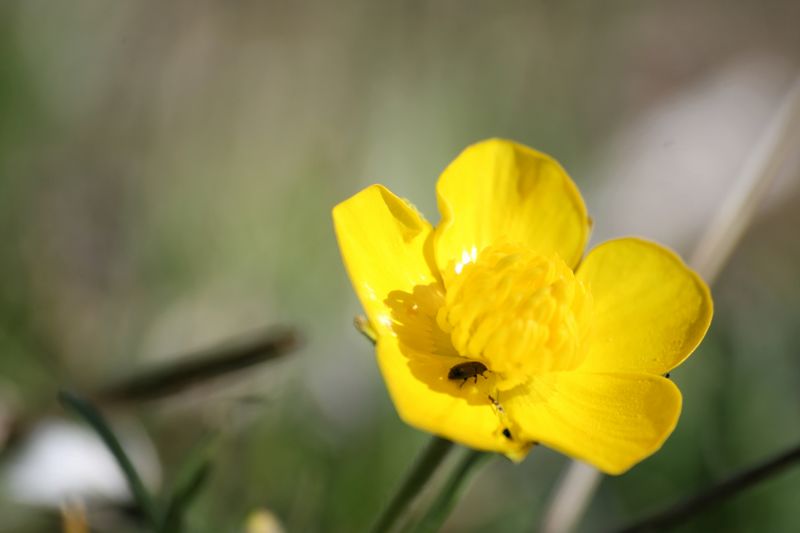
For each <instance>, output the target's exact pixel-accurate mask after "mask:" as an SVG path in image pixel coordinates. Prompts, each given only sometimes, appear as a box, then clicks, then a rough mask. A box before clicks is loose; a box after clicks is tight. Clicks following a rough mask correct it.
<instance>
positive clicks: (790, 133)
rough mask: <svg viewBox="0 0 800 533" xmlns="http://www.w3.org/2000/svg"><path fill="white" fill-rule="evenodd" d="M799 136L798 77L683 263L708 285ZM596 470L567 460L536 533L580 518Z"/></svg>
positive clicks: (555, 530)
mask: <svg viewBox="0 0 800 533" xmlns="http://www.w3.org/2000/svg"><path fill="white" fill-rule="evenodd" d="M799 138H800V77H799V78H797V79H796V80H795V82H794V85H793V86H792V88H791V90H790V91H789V93H788V94H787V96H786V98H785V99H784V101H783V103H782V105H781V106H780V109H779V110H778V112H777V113H776V114H775V117H774V118H773V120H772V122H771V123H770V125H769V127H768V129H767V131H766V132H765V134H764V135H763V137H762V138H761V141H760V142H759V143H758V144H757V145H756V148H755V150H753V152H752V153H751V154H750V156H749V157H748V159H747V161H746V162H745V165H744V166H743V167H742V172H741V174H740V176H739V178H738V179H737V181H736V185H735V186H734V188H733V189H732V190H731V191H730V193H729V194H728V196H727V197H726V198H725V200H724V201H723V203H722V205H721V206H720V208H719V210H718V211H717V215H716V216H715V217H714V220H713V221H712V222H711V225H710V226H709V227H708V230H707V231H706V232H705V233H704V234H703V236H702V237H701V238H700V240H699V242H698V244H697V246H696V247H695V250H694V252H693V253H692V254H691V256H690V258H689V265H690V266H691V267H692V268H693V269H695V270H696V271H697V272H698V273H699V274H700V276H701V277H702V278H703V279H704V280H706V282H707V283H708V284H709V285H713V284H714V281H715V280H716V278H717V276H718V275H719V273H720V271H721V270H722V268H723V267H724V266H725V263H726V262H727V261H728V259H730V256H731V254H732V253H733V251H734V250H735V248H736V245H737V244H738V243H739V240H740V239H741V237H742V235H744V232H745V230H746V229H747V227H748V226H749V225H750V222H751V221H752V219H753V217H754V215H755V213H756V210H757V208H758V206H759V205H760V204H761V202H762V200H763V199H764V196H765V194H766V193H767V191H768V190H769V187H770V185H771V184H772V183H773V182H774V181H775V177H776V176H777V175H778V173H779V172H780V170H781V169H782V167H783V165H784V163H785V161H786V159H787V157H788V156H789V155H790V153H791V150H792V147H795V146H796V143H797V141H798V139H799ZM600 481H601V473H600V472H599V471H598V470H596V469H594V468H592V467H591V466H588V465H586V464H583V463H581V462H578V461H572V462H571V463H570V465H569V467H568V468H567V470H566V472H565V473H564V475H563V476H562V477H561V480H560V481H559V483H558V485H557V486H556V489H555V491H554V496H553V498H552V500H551V502H550V504H549V505H548V507H547V511H546V513H545V515H544V518H543V520H542V522H541V528H537V529H538V530H540V531H542V533H564V532H568V531H572V530H573V529H574V528H575V526H576V525H577V524H578V522H579V521H580V519H581V517H583V515H584V513H585V512H586V509H587V507H588V505H589V503H590V502H591V500H592V496H593V495H594V492H595V490H597V487H598V486H599V485H600Z"/></svg>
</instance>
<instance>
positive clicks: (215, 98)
mask: <svg viewBox="0 0 800 533" xmlns="http://www.w3.org/2000/svg"><path fill="white" fill-rule="evenodd" d="M798 15H799V13H798V10H797V5H796V3H793V2H789V1H786V2H775V3H774V4H771V8H770V9H769V10H767V9H765V8H764V7H763V6H762V5H761V4H760V3H758V2H754V1H753V2H746V1H743V2H737V3H735V4H731V3H722V2H718V1H716V2H715V1H710V0H706V1H702V2H674V3H670V4H669V5H659V4H655V3H635V4H634V3H629V2H611V3H604V4H603V5H602V6H601V5H600V4H597V5H595V4H585V3H578V2H536V3H528V2H511V3H508V4H506V5H504V7H503V9H502V10H501V9H498V8H497V6H496V5H494V4H490V3H488V2H475V3H470V4H469V6H465V5H464V4H463V3H460V2H452V1H447V2H434V3H425V2H411V3H402V4H393V3H369V2H357V1H353V0H349V1H346V2H343V3H338V4H337V5H336V6H335V7H334V6H332V5H330V4H327V3H324V2H311V3H308V4H303V5H302V6H301V5H299V4H293V3H286V2H268V3H257V2H244V3H240V4H237V5H236V6H230V5H223V4H218V3H214V2H205V1H203V2H175V3H169V4H161V3H158V4H157V3H155V2H142V3H138V4H125V5H124V6H122V5H114V6H112V5H109V4H106V3H103V2H98V1H91V0H81V1H78V2H72V3H70V4H69V5H67V4H63V5H62V4H52V3H46V2H39V1H28V2H5V3H3V4H2V5H0V117H2V119H0V238H2V242H3V243H4V245H5V247H6V248H5V252H4V253H3V254H0V277H2V285H3V290H2V291H0V402H2V403H4V404H7V405H8V406H10V409H11V410H12V412H13V413H15V414H16V415H18V416H20V417H26V416H28V415H30V414H31V413H38V412H40V409H43V410H47V409H49V408H50V407H52V402H53V399H54V392H55V390H56V389H57V388H58V387H62V386H68V385H70V386H71V385H74V386H78V387H79V388H94V387H97V386H101V385H103V384H107V383H108V382H110V380H111V378H112V377H115V378H116V377H119V376H125V375H130V374H132V373H134V372H136V371H137V370H139V369H141V368H144V367H146V366H147V365H149V364H151V363H158V362H160V361H159V359H160V357H161V356H160V354H171V353H186V352H187V351H190V350H193V349H196V348H202V347H205V346H208V345H210V344H213V343H215V342H216V341H219V340H220V339H224V338H227V337H230V336H233V335H236V334H238V333H240V332H242V331H248V330H251V329H253V328H256V327H261V326H264V325H269V324H275V323H280V324H294V325H296V326H297V327H298V328H299V329H300V330H301V332H302V333H303V336H304V337H305V338H306V339H308V343H307V345H306V347H305V348H304V349H303V350H302V352H301V353H300V354H299V355H298V356H297V357H295V358H293V359H292V360H289V361H286V362H282V363H280V364H277V365H274V366H269V367H268V368H265V369H263V370H261V371H259V372H257V373H252V374H251V375H248V376H246V377H245V378H244V379H241V380H235V381H229V382H226V384H225V386H214V387H209V388H206V389H201V390H200V391H199V392H194V393H189V394H188V395H187V396H185V397H181V398H177V399H174V400H170V401H165V402H163V403H160V404H157V405H153V406H147V407H146V408H144V409H142V410H141V412H139V413H138V414H139V416H140V417H141V420H142V422H143V423H144V424H145V426H146V427H147V428H148V430H149V431H150V434H151V436H152V438H153V440H154V441H155V444H156V446H157V448H158V449H159V452H160V454H161V460H162V466H163V468H164V470H165V471H166V472H167V473H169V472H170V471H171V469H173V468H174V467H175V465H176V464H177V463H178V459H179V458H180V457H181V455H182V453H184V452H185V450H187V449H188V448H189V447H190V445H191V443H192V441H193V439H194V438H195V437H196V436H198V435H201V434H204V432H205V431H206V430H207V429H208V428H217V429H221V430H222V432H223V438H222V442H221V446H220V449H219V456H218V458H217V463H216V465H215V466H214V470H213V472H212V474H211V478H210V480H209V485H208V487H207V490H206V491H204V492H203V493H202V494H201V495H200V498H199V500H198V502H197V503H196V505H194V506H193V507H192V513H191V515H190V516H189V524H190V526H191V530H192V531H209V532H210V531H220V530H235V529H236V528H237V527H240V525H241V524H243V523H244V520H245V517H246V515H247V514H248V513H249V512H250V511H252V510H253V509H255V508H257V507H266V508H269V509H271V510H273V511H274V512H275V513H276V514H277V516H278V517H280V519H281V520H283V521H284V523H285V525H286V526H287V530H289V531H343V532H344V531H360V530H364V529H365V528H366V527H367V526H368V525H369V523H370V522H371V521H372V520H373V519H374V517H375V515H376V514H377V512H378V510H379V508H380V507H381V505H382V502H383V501H384V500H385V499H386V498H388V496H389V494H390V491H392V490H393V488H394V487H395V486H396V485H397V482H398V480H399V479H400V478H401V477H402V473H403V472H404V470H405V468H406V467H407V465H409V464H410V463H411V462H412V460H413V458H414V456H415V454H416V450H417V449H418V448H419V447H420V446H421V445H422V443H423V442H424V441H425V440H426V437H425V436H424V435H421V434H419V433H418V432H416V431H414V430H412V429H410V428H407V427H405V426H404V425H403V424H402V423H401V422H400V421H399V420H398V419H397V417H396V415H395V414H394V412H393V409H392V407H391V405H390V403H389V401H388V399H387V397H386V393H385V390H384V389H383V386H382V384H381V380H380V376H379V374H378V371H377V369H376V367H375V364H374V360H373V357H372V350H371V348H370V347H369V346H368V345H367V343H365V342H364V341H363V340H362V339H361V338H360V337H359V336H358V334H357V333H356V332H355V331H353V329H352V327H351V318H352V316H353V315H354V314H356V313H357V312H358V305H357V303H356V301H355V298H354V296H353V295H352V292H351V290H350V288H349V286H348V283H347V279H346V275H345V273H344V269H343V268H342V266H341V264H340V260H339V257H338V252H337V249H336V245H335V242H334V238H333V232H332V228H331V224H330V208H331V207H332V206H333V205H334V204H335V203H336V202H339V201H341V200H342V199H344V198H346V197H347V196H349V195H350V194H352V193H353V192H355V191H356V190H358V189H359V188H360V187H362V186H364V185H366V184H368V183H372V182H382V183H384V184H386V185H387V186H389V187H390V188H392V189H393V190H395V191H396V192H398V193H399V194H401V195H402V196H406V197H408V198H410V199H411V200H412V201H413V202H414V203H415V204H416V205H417V206H418V207H419V208H420V209H421V210H422V211H423V212H425V213H426V214H427V215H428V216H429V218H430V219H431V220H433V221H435V220H436V216H435V213H436V209H435V198H434V194H433V190H434V183H435V179H436V177H437V175H438V173H439V172H440V170H441V169H442V168H443V167H444V165H446V164H447V162H449V160H450V159H452V157H454V156H455V154H456V153H457V152H458V151H459V150H460V149H461V148H463V147H464V146H465V145H467V144H468V143H470V142H472V141H475V140H477V139H480V138H484V137H488V136H495V135H500V136H506V137H511V138H515V139H517V140H519V141H521V142H524V143H527V144H530V145H533V146H536V147H538V148H540V149H542V150H544V151H547V152H550V153H552V154H553V155H555V156H556V157H557V158H558V159H559V160H560V161H561V162H562V163H563V164H564V165H565V167H566V168H567V169H569V171H570V173H571V174H572V175H573V177H574V178H575V179H576V181H577V182H578V184H579V185H581V186H583V187H584V189H585V190H586V191H590V192H589V193H588V194H591V191H593V190H596V189H597V188H598V187H601V186H602V185H603V184H602V183H597V182H596V181H594V180H595V179H597V176H598V172H596V170H595V166H596V164H597V161H598V160H600V159H601V158H602V154H603V151H604V150H605V147H606V144H605V143H606V142H607V141H608V138H609V137H610V136H611V135H612V133H613V132H615V131H616V130H617V129H619V128H622V127H623V126H624V124H625V123H626V121H628V120H630V119H631V118H632V117H636V116H638V114H640V113H643V112H645V111H646V110H647V109H649V108H650V106H652V105H654V104H655V103H657V102H659V101H660V99H662V98H663V97H665V96H667V95H670V94H673V93H674V92H675V91H677V90H679V89H680V88H681V87H683V86H685V85H686V84H689V83H691V82H692V81H693V80H695V79H697V78H698V77H701V76H702V75H704V74H705V73H706V72H707V71H708V70H709V69H711V68H713V67H714V66H715V65H719V64H722V63H725V62H727V61H731V60H733V59H735V58H737V57H741V56H745V55H748V54H753V53H761V54H764V55H765V57H778V58H780V59H782V60H785V61H788V62H789V64H796V63H797V60H798V59H799V58H800V53H798V50H800V42H799V39H800V37H798V35H797V32H796V27H795V26H796V24H795V21H796V20H798ZM793 198H794V200H789V201H786V202H784V204H781V205H778V207H776V208H775V209H774V210H773V211H772V212H771V213H770V214H769V215H768V216H765V217H762V219H761V221H760V222H759V224H758V225H757V226H756V227H754V228H753V229H752V230H751V231H750V233H749V234H748V236H747V238H746V241H745V243H744V246H743V247H742V249H741V250H740V251H739V253H737V255H736V256H735V257H734V259H733V261H732V263H731V266H730V268H729V269H728V270H727V271H726V272H725V274H724V275H723V277H722V278H721V280H720V282H719V284H718V286H717V288H716V289H715V297H716V301H717V307H716V309H717V310H716V318H715V324H714V326H713V329H712V332H711V335H710V337H709V338H708V339H707V341H706V343H705V344H704V345H703V346H702V347H701V349H700V350H699V352H698V353H697V354H696V356H694V357H692V358H691V359H690V360H689V361H687V363H686V364H685V365H684V366H683V367H681V369H679V370H678V371H676V372H675V373H674V374H673V379H674V380H675V381H676V382H677V383H678V384H679V385H680V386H681V388H682V390H683V392H684V395H685V408H684V415H683V418H682V420H681V423H680V425H679V426H678V429H677V430H676V432H675V434H674V436H673V437H672V438H671V439H670V440H669V441H668V442H667V444H666V445H665V447H664V449H663V450H662V451H661V452H660V453H659V454H657V455H656V456H654V457H653V458H652V459H650V460H648V461H646V462H645V463H644V464H642V465H641V466H640V467H638V468H636V469H634V470H633V471H632V472H631V473H630V474H629V475H626V476H624V477H621V478H609V479H607V480H606V481H605V482H604V484H603V487H602V490H601V492H600V494H599V496H598V498H597V499H596V500H595V502H594V504H593V506H592V508H591V510H590V514H589V516H588V517H587V519H586V521H585V522H584V527H583V530H585V531H596V530H598V529H602V528H603V527H606V526H608V527H611V526H614V525H619V524H621V523H624V522H625V519H626V518H630V517H633V516H638V515H640V514H641V512H642V511H643V510H644V509H647V508H654V507H659V506H660V505H659V504H662V503H664V502H666V501H671V500H673V499H675V498H677V497H679V496H682V495H686V494H687V493H689V492H693V491H694V490H697V489H699V488H701V487H702V486H705V485H707V484H708V483H709V482H710V481H711V480H712V479H716V478H719V477H721V476H723V475H725V474H726V473H728V472H730V471H732V470H734V469H736V468H739V467H741V466H744V465H746V464H748V463H749V462H752V461H755V460H759V459H761V458H763V457H764V456H765V455H767V454H770V453H773V452H776V451H778V450H781V449H783V448H784V447H785V446H787V445H789V444H791V443H792V442H795V441H797V440H800V428H799V427H798V424H797V420H800V416H798V415H800V412H798V410H800V401H798V400H800V392H798V391H800V363H798V355H797V346H798V342H797V341H798V334H797V332H796V328H794V324H796V323H797V320H798V318H800V305H799V304H798V301H800V294H798V289H797V287H798V285H797V283H796V272H797V270H798V266H800V249H798V246H797V240H796V238H795V236H794V233H793V228H795V227H797V225H798V222H800V221H798V220H797V215H796V214H795V213H794V209H792V202H794V203H795V204H796V196H794V197H793ZM587 203H588V205H589V208H590V211H592V214H593V216H594V218H595V221H596V224H597V225H598V226H602V224H603V213H602V212H596V211H594V210H592V204H593V202H592V196H587ZM624 207H625V206H619V207H618V208H619V209H624ZM675 209H676V216H680V212H679V209H680V206H675ZM699 231H700V229H699V228H698V232H699ZM690 244H691V243H683V246H684V248H683V251H685V250H686V249H688V247H689V245H690ZM679 245H680V243H679ZM248 399H250V400H252V401H250V400H248ZM3 457H6V458H8V457H9V456H7V455H4V456H3ZM563 464H564V459H563V458H561V457H560V456H558V455H557V454H554V453H552V452H549V451H546V450H537V451H536V452H535V453H533V454H532V455H531V456H530V458H529V459H528V460H527V461H526V462H525V463H523V464H522V465H519V466H514V465H511V464H506V463H505V462H503V461H494V462H493V464H492V465H491V467H490V468H488V469H487V470H486V471H483V472H481V473H479V475H478V477H477V478H476V481H475V483H474V484H473V486H472V489H471V491H470V493H469V494H467V495H466V496H465V499H464V501H463V502H462V504H461V505H460V506H459V507H458V508H457V509H456V512H455V513H453V516H452V517H451V519H450V520H449V522H448V524H447V525H446V527H447V528H448V529H449V530H453V531H521V530H526V529H528V528H529V527H530V524H532V523H535V521H536V520H537V518H538V517H540V516H541V514H542V509H541V507H542V505H543V502H544V500H545V497H546V495H547V493H548V490H549V489H550V487H551V486H552V484H553V483H554V480H555V479H556V476H557V475H558V472H559V468H560V466H562V465H563ZM799 476H800V474H798V472H790V473H788V474H786V475H784V476H782V477H781V478H779V479H775V480H773V481H770V482H769V483H765V484H764V485H763V486H761V487H760V488H759V489H757V490H756V491H753V492H750V493H747V494H744V495H742V496H740V497H739V498H737V499H736V500H733V501H731V502H730V503H728V504H726V505H725V506H724V507H722V508H720V509H716V510H712V511H709V512H708V513H707V514H705V515H704V516H702V517H699V518H698V520H696V521H694V522H692V523H691V524H690V525H687V526H686V527H685V528H683V529H682V531H705V530H708V529H716V530H726V531H748V530H753V529H756V528H758V529H763V530H769V531H790V530H791V529H792V526H793V525H794V523H795V518H794V515H795V513H794V509H796V507H797V505H798V504H800V500H798V494H800V490H798V489H800V477H799ZM5 492H6V494H7V493H8V490H6V491H5ZM12 509H13V507H12ZM19 510H20V512H19V515H20V516H22V515H25V516H26V517H27V516H29V512H28V510H27V509H22V508H19ZM9 513H13V511H9ZM3 515H4V516H6V513H5V511H4V513H3ZM9 516H10V514H9ZM20 527H21V526H20ZM33 527H35V526H33ZM0 529H2V528H0ZM42 530H47V529H46V528H45V529H42Z"/></svg>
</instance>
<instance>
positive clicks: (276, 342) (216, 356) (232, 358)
mask: <svg viewBox="0 0 800 533" xmlns="http://www.w3.org/2000/svg"><path fill="white" fill-rule="evenodd" d="M298 344H299V341H298V336H297V334H296V333H295V332H294V331H293V330H291V329H277V328H276V329H269V330H267V331H263V332H260V333H258V334H251V335H248V336H247V337H246V338H240V339H235V340H231V341H228V342H226V343H224V344H221V345H219V346H216V347H213V348H208V349H205V350H202V351H200V352H197V353H194V354H189V355H186V356H182V357H180V358H179V359H178V360H177V361H175V362H172V363H167V364H164V365H162V366H159V367H157V368H153V369H151V370H147V371H145V372H143V373H141V374H139V375H136V376H133V377H131V378H127V379H125V380H122V381H120V382H118V383H116V384H113V385H111V386H109V387H107V388H104V389H102V390H100V391H99V392H97V393H96V394H95V395H94V397H95V398H97V399H98V401H101V402H111V403H120V402H123V403H125V402H141V401H147V400H155V399H159V398H163V397H165V396H169V395H171V394H176V393H178V392H181V391H183V390H184V389H186V388H188V387H190V386H192V385H196V384H199V383H203V382H206V381H209V380H212V379H214V378H217V377H220V376H222V375H225V374H230V373H232V372H236V371H239V370H242V369H245V368H248V367H251V366H254V365H258V364H261V363H265V362H267V361H272V360H274V359H277V358H279V357H281V356H284V355H286V354H287V353H289V352H290V351H292V350H293V349H295V348H296V347H297V345H298Z"/></svg>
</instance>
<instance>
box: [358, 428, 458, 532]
mask: <svg viewBox="0 0 800 533" xmlns="http://www.w3.org/2000/svg"><path fill="white" fill-rule="evenodd" d="M452 448H453V443H452V442H451V441H449V440H447V439H443V438H441V437H433V438H432V439H431V441H430V443H428V446H427V448H425V450H424V451H423V452H422V454H421V455H420V456H419V458H418V459H417V462H416V463H415V464H414V466H412V467H411V470H410V471H409V472H408V474H407V475H406V479H405V480H404V481H403V484H402V485H401V486H400V488H399V489H398V491H397V492H396V493H395V495H394V497H393V498H392V501H391V502H389V505H387V506H386V509H384V511H383V514H381V516H380V517H379V518H378V520H377V521H376V522H375V525H374V526H373V528H372V530H371V531H373V532H374V533H386V532H389V531H392V530H393V529H394V528H395V527H397V521H398V520H399V519H400V518H401V517H402V516H403V514H404V512H405V511H406V509H407V508H408V506H409V505H410V504H411V502H412V501H413V500H414V498H416V496H417V495H418V494H419V492H420V491H421V490H422V489H423V488H424V487H425V484H426V483H427V482H428V480H429V479H430V478H431V477H432V476H433V474H434V472H436V470H437V469H438V468H439V466H440V465H441V464H442V461H443V460H444V458H445V457H446V456H447V454H448V452H450V450H451V449H452Z"/></svg>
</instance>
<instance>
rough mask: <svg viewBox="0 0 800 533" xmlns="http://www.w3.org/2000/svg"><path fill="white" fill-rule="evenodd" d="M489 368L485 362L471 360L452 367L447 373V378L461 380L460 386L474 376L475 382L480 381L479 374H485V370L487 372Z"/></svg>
mask: <svg viewBox="0 0 800 533" xmlns="http://www.w3.org/2000/svg"><path fill="white" fill-rule="evenodd" d="M487 370H488V368H486V365H484V364H483V363H479V362H477V361H469V362H467V363H459V364H457V365H456V366H454V367H453V368H451V369H450V372H448V373H447V379H450V380H453V381H456V380H459V379H460V380H461V385H459V388H460V387H463V386H464V383H466V382H467V380H468V379H470V378H473V379H474V380H475V383H477V382H478V376H483V377H486V376H484V375H483V373H484V372H486V371H487Z"/></svg>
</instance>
